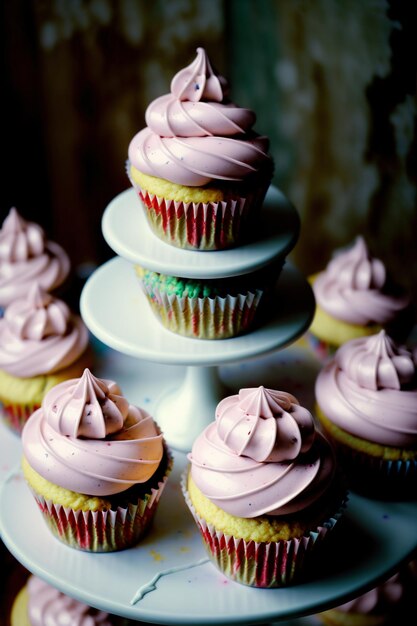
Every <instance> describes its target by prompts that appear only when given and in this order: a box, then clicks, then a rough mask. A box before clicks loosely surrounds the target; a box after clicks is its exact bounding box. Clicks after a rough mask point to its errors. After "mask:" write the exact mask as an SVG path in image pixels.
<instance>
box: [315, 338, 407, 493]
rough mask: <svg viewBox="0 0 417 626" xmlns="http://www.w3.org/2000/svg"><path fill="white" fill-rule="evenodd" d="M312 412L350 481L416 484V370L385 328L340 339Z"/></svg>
mask: <svg viewBox="0 0 417 626" xmlns="http://www.w3.org/2000/svg"><path fill="white" fill-rule="evenodd" d="M315 393H316V400H317V417H318V418H319V420H320V423H321V426H322V427H323V429H324V432H325V433H326V434H327V436H328V437H329V438H331V439H332V441H333V442H334V443H335V445H336V448H337V453H338V456H339V459H340V462H341V464H342V465H343V466H344V468H345V470H346V473H347V474H348V477H349V479H350V481H351V484H352V487H353V488H355V489H356V490H360V491H363V492H364V493H366V494H370V495H378V494H382V495H383V496H388V495H393V496H397V497H398V496H406V497H410V496H411V497H413V496H415V494H416V487H417V372H416V362H415V360H414V358H413V355H412V353H411V352H410V351H409V350H407V349H406V348H404V347H401V346H399V345H398V344H396V343H395V342H394V341H393V340H392V339H391V338H390V337H388V335H387V334H386V333H385V331H383V330H381V331H380V332H379V333H378V334H377V335H373V336H372V337H365V338H360V339H353V340H351V341H349V342H347V343H346V344H344V345H343V346H342V347H341V348H339V350H338V351H337V352H336V354H335V356H334V358H333V359H331V361H329V362H328V363H327V364H326V365H325V366H324V367H323V369H322V370H321V372H320V373H319V375H318V377H317V381H316V386H315Z"/></svg>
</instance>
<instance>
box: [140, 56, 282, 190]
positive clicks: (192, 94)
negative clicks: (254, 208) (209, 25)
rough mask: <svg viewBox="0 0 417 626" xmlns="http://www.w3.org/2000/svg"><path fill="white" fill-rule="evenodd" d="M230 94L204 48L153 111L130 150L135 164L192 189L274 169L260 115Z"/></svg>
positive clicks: (150, 111) (153, 107)
mask: <svg viewBox="0 0 417 626" xmlns="http://www.w3.org/2000/svg"><path fill="white" fill-rule="evenodd" d="M227 89H228V86H227V83H226V81H225V79H224V78H223V77H221V76H218V75H217V74H216V73H215V72H214V71H213V69H212V67H211V64H210V61H209V59H208V57H207V54H206V52H205V50H204V49H203V48H198V49H197V57H196V59H195V60H194V61H193V63H192V64H191V65H189V66H188V67H187V68H185V69H183V70H181V71H180V72H178V74H176V75H175V76H174V78H173V80H172V82H171V93H170V94H167V95H164V96H161V97H159V98H157V99H156V100H155V101H153V102H151V104H150V105H149V106H148V108H147V110H146V114H145V118H146V123H147V127H146V128H144V129H143V130H141V131H140V132H139V133H137V135H135V137H134V138H133V139H132V141H131V142H130V145H129V150H128V154H129V160H130V163H131V164H132V165H133V166H134V167H135V168H137V169H138V170H139V171H141V172H143V173H145V174H149V175H151V176H157V177H159V178H164V179H166V180H169V181H171V182H174V183H177V184H181V185H189V186H199V185H205V184H207V183H209V182H210V181H212V180H232V181H241V180H244V179H245V178H246V177H247V176H249V175H250V174H253V173H255V172H257V171H259V170H260V169H261V168H263V167H264V166H265V164H271V158H270V156H269V155H268V153H267V152H268V148H269V141H268V139H267V138H266V137H261V136H259V135H256V134H255V133H253V131H252V130H251V129H252V126H253V124H254V123H255V119H256V117H255V114H254V113H253V112H252V111H250V110H249V109H245V108H241V107H238V106H237V105H235V104H233V103H232V102H230V101H228V100H227Z"/></svg>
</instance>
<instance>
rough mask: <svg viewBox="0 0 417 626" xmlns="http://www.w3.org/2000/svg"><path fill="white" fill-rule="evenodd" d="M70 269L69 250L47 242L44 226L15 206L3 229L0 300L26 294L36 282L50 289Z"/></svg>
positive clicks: (0, 231)
mask: <svg viewBox="0 0 417 626" xmlns="http://www.w3.org/2000/svg"><path fill="white" fill-rule="evenodd" d="M69 271H70V261H69V258H68V255H67V254H66V252H65V251H64V250H63V249H62V248H61V246H59V245H58V244H57V243H54V242H52V241H48V240H47V239H46V237H45V233H44V231H43V229H42V228H41V227H40V226H39V225H38V224H35V223H33V222H26V221H25V220H24V219H23V218H22V217H21V216H20V215H19V213H18V212H17V210H16V209H15V208H14V207H13V208H12V209H10V211H9V214H8V216H7V217H6V219H5V220H4V222H3V225H2V228H1V229H0V303H1V304H2V305H3V306H7V305H8V304H9V303H10V302H11V301H12V300H14V299H15V298H19V297H22V296H24V295H25V294H26V293H27V292H28V289H29V288H30V287H31V285H33V283H34V282H38V283H39V284H40V285H41V286H42V287H43V288H44V289H46V290H48V291H50V290H53V289H55V288H56V287H58V286H59V285H61V284H62V283H63V282H64V280H65V279H66V278H67V276H68V274H69Z"/></svg>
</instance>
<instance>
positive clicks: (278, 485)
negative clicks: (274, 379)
mask: <svg viewBox="0 0 417 626" xmlns="http://www.w3.org/2000/svg"><path fill="white" fill-rule="evenodd" d="M189 460H190V461H191V474H192V478H193V480H194V482H195V484H196V485H197V487H198V488H199V489H200V491H201V492H202V493H203V494H204V495H205V496H206V497H207V498H208V499H209V500H211V501H212V502H213V503H214V504H216V505H217V506H218V507H220V508H221V509H223V510H224V511H226V512H227V513H230V514H232V515H236V516H238V517H246V518H253V517H257V516H259V515H265V514H266V515H287V514H289V513H294V512H295V511H300V510H302V509H303V508H305V507H307V506H308V505H310V504H312V503H313V502H314V501H315V500H316V499H317V498H318V497H319V496H320V495H321V494H322V493H323V492H324V491H325V489H326V488H327V487H328V486H329V484H330V482H331V480H332V478H333V474H334V458H333V453H332V450H331V448H330V446H329V445H328V443H327V442H326V441H325V440H324V439H323V438H322V437H321V435H320V434H318V433H317V432H316V431H315V429H314V422H313V418H312V416H311V414H310V413H309V412H308V411H307V410H306V409H304V408H302V407H301V406H300V405H299V403H298V401H297V400H296V399H295V398H294V397H293V396H291V395H290V394H287V393H285V392H280V391H275V390H271V389H265V388H264V387H259V388H257V389H241V390H240V392H239V394H238V395H235V396H230V397H228V398H225V399H224V400H222V401H221V402H220V403H219V405H218V408H217V411H216V421H215V422H213V423H212V424H210V425H209V426H208V427H207V428H206V429H205V430H204V431H203V433H202V434H201V435H200V436H199V437H197V439H196V440H195V442H194V444H193V447H192V451H191V454H190V455H189Z"/></svg>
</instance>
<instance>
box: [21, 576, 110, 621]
mask: <svg viewBox="0 0 417 626" xmlns="http://www.w3.org/2000/svg"><path fill="white" fill-rule="evenodd" d="M27 590H28V595H29V598H28V608H27V614H28V617H29V622H30V626H45V624H48V626H63V624H70V625H71V626H95V625H96V624H97V625H100V626H112V624H114V621H113V620H112V618H111V616H110V615H109V613H106V612H104V611H99V610H97V609H93V608H92V607H91V606H88V605H87V604H83V603H82V602H78V601H77V600H74V599H73V598H70V597H69V596H67V595H65V594H63V593H61V592H60V591H58V589H55V588H54V587H51V586H50V585H48V584H47V583H46V582H44V581H43V580H41V579H40V578H37V577H36V576H30V577H29V579H28V581H27Z"/></svg>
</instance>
